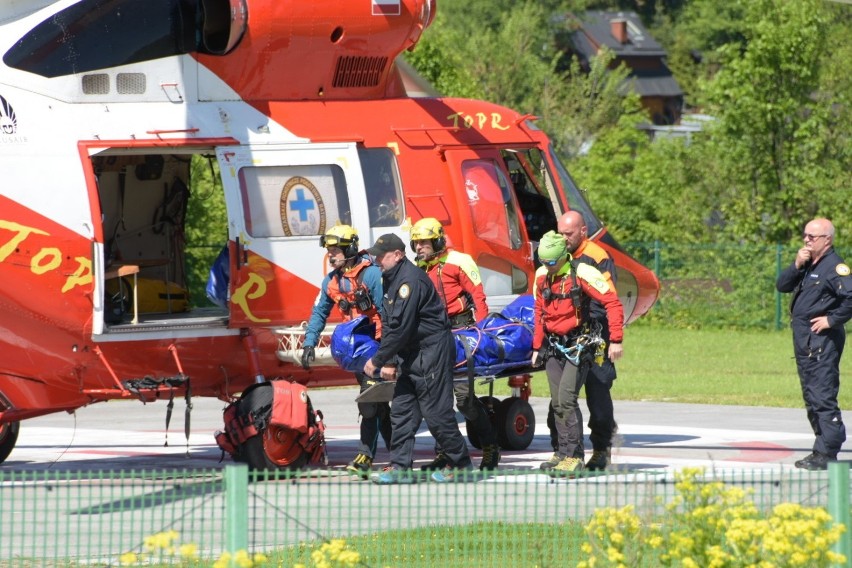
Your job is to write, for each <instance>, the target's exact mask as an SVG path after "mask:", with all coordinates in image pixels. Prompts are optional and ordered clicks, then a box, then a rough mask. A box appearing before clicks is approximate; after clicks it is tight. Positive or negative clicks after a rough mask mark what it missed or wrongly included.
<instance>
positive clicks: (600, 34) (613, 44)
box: [572, 10, 666, 60]
mask: <svg viewBox="0 0 852 568" xmlns="http://www.w3.org/2000/svg"><path fill="white" fill-rule="evenodd" d="M574 19H575V20H576V21H577V26H578V30H577V31H576V32H575V33H574V34H573V35H572V40H573V43H574V48H575V49H576V50H577V54H578V55H580V56H581V57H583V58H585V59H587V60H588V59H589V58H590V57H592V56H593V55H595V54H596V53H597V52H598V50H599V49H600V48H601V46H604V45H605V46H607V47H608V48H609V49H611V50H612V51H613V52H614V53H615V54H616V55H617V56H620V57H665V56H666V50H665V49H663V46H661V45H660V44H659V43H657V40H655V39H654V38H653V37H651V34H650V33H648V30H647V29H645V26H643V25H642V21H641V20H640V19H639V15H638V14H636V12H603V11H600V10H590V11H588V12H584V13H583V14H582V16H579V17H577V16H575V17H574ZM613 20H624V21H625V22H626V23H627V40H628V41H627V42H626V43H621V42H620V41H618V39H616V37H615V36H614V35H613V34H612V23H611V22H612V21H613Z"/></svg>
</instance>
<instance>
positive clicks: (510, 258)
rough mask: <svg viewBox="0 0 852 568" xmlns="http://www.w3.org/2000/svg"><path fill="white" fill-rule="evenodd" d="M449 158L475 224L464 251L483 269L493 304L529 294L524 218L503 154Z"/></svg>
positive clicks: (452, 153)
mask: <svg viewBox="0 0 852 568" xmlns="http://www.w3.org/2000/svg"><path fill="white" fill-rule="evenodd" d="M446 157H447V164H448V165H449V166H450V168H451V170H452V171H453V175H454V176H455V177H456V180H457V181H456V183H457V184H458V185H459V187H461V188H462V190H461V191H460V194H462V195H464V196H465V198H464V199H465V201H466V205H467V207H466V209H467V211H466V212H465V214H466V215H469V219H470V223H467V224H466V227H464V228H463V233H464V234H465V245H466V246H464V247H460V248H461V249H462V250H463V251H464V252H467V253H468V254H471V255H472V256H473V257H474V259H475V260H476V262H477V264H478V265H479V268H480V273H481V275H482V282H483V286H484V288H485V293H486V294H487V295H488V296H489V302H490V303H491V302H494V301H497V298H496V297H501V296H502V297H509V296H512V295H514V294H522V293H524V292H526V291H527V290H528V288H529V278H528V277H527V274H528V273H531V272H532V266H533V265H532V256H531V254H530V247H529V245H528V244H527V239H526V237H525V235H526V228H525V226H524V221H523V215H522V212H521V210H520V208H519V207H518V201H517V198H516V196H515V192H514V190H513V187H512V182H511V180H510V178H509V175H508V172H507V171H506V169H505V167H504V165H503V159H502V157H501V155H500V153H499V151H498V150H490V149H483V150H478V151H471V150H452V151H447V152H446ZM471 233H472V234H471ZM497 303H502V302H501V301H497ZM489 305H490V304H489Z"/></svg>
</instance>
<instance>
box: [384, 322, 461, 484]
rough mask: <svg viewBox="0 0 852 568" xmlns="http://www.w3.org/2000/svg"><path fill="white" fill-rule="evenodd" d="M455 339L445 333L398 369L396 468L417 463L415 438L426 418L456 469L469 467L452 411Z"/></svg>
mask: <svg viewBox="0 0 852 568" xmlns="http://www.w3.org/2000/svg"><path fill="white" fill-rule="evenodd" d="M455 354H456V349H455V340H454V339H453V336H452V334H451V333H449V332H448V333H446V334H445V335H444V334H442V335H441V337H439V338H436V341H434V342H432V343H430V344H429V345H428V346H424V347H421V349H420V351H419V352H417V353H416V354H415V355H414V356H411V357H405V358H404V359H403V362H402V364H401V365H400V367H399V372H400V376H399V379H398V380H397V382H396V388H395V389H394V393H393V401H392V404H391V427H392V429H393V434H392V437H391V448H390V452H391V459H390V463H391V465H392V466H394V467H398V468H402V469H409V468H411V465H412V462H413V461H414V436H415V434H417V430H418V429H419V428H420V423H421V422H422V421H423V420H424V419H425V420H426V426H428V428H429V432H430V433H431V434H432V437H433V438H435V442H436V443H437V444H438V445H439V446H440V447H441V449H442V450H443V452H444V454H445V455H446V456H447V457H448V458H449V459H450V461H451V464H452V465H453V466H455V467H460V468H461V467H469V466H470V456H469V455H468V451H467V444H466V443H465V441H464V438H463V437H462V435H461V431H460V430H459V425H458V422H456V413H455V410H454V409H453V365H454V364H455Z"/></svg>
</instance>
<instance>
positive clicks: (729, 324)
mask: <svg viewBox="0 0 852 568" xmlns="http://www.w3.org/2000/svg"><path fill="white" fill-rule="evenodd" d="M624 248H625V250H626V251H627V252H628V253H629V254H630V255H631V256H633V257H634V258H636V259H637V260H638V261H639V262H641V263H642V264H643V265H645V266H647V267H648V268H650V269H651V270H653V271H654V274H656V275H657V278H658V279H659V280H660V297H659V300H658V301H657V304H656V305H655V306H654V308H653V309H652V310H651V312H650V313H649V314H648V315H647V316H646V317H645V318H644V320H646V321H651V322H655V323H659V324H662V325H666V326H669V327H688V328H695V327H721V328H738V329H781V328H782V327H784V326H786V325H787V323H788V322H789V317H788V314H787V307H788V305H789V301H790V298H789V295H783V294H780V293H778V292H777V291H776V290H775V281H776V279H777V278H778V275H779V274H780V272H781V270H782V269H784V268H786V267H787V266H788V265H789V264H790V263H792V262H793V259H794V258H795V256H796V251H797V250H798V247H794V246H782V245H766V246H762V245H738V244H728V245H697V244H686V243H664V242H661V241H655V242H645V243H625V244H624ZM835 250H836V251H837V253H838V254H839V255H840V256H841V257H842V258H845V259H848V260H852V249H844V248H837V249H835Z"/></svg>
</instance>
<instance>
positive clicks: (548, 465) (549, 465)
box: [538, 454, 563, 470]
mask: <svg viewBox="0 0 852 568" xmlns="http://www.w3.org/2000/svg"><path fill="white" fill-rule="evenodd" d="M562 459H563V458H562V456H560V455H559V454H553V455H552V456H550V459H549V460H547V461H546V462H543V463H542V464H541V465H540V466H538V467H539V469H545V470H547V469H553V468H554V467H556V466H557V465H559V463H560V462H561V461H562Z"/></svg>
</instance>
